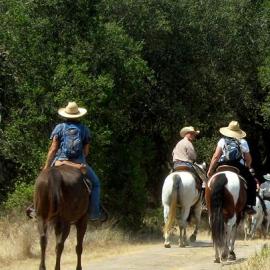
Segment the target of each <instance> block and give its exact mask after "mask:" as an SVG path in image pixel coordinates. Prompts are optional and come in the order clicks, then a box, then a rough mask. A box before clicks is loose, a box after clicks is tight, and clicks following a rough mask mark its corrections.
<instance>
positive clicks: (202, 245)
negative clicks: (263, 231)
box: [70, 240, 267, 270]
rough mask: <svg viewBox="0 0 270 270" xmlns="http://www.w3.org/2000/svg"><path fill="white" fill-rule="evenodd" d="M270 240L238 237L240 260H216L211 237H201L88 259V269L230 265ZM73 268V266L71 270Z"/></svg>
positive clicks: (180, 269)
mask: <svg viewBox="0 0 270 270" xmlns="http://www.w3.org/2000/svg"><path fill="white" fill-rule="evenodd" d="M265 243H267V241H262V240H258V241H256V240H255V241H239V240H238V241H237V242H236V247H235V253H236V256H237V260H236V261H235V262H228V263H226V264H223V265H222V264H214V263H213V259H214V249H213V247H212V244H211V242H210V240H203V241H198V242H196V243H194V244H192V246H189V247H186V248H179V247H178V246H176V245H172V248H170V249H165V248H164V247H163V246H162V244H154V245H150V246H147V247H143V248H142V249H141V250H137V251H134V252H132V253H128V254H119V255H117V256H113V257H107V258H103V259H99V260H93V261H91V262H85V261H84V263H83V264H84V269H85V270H93V269H95V270H152V269H153V270H204V269H205V270H206V269H207V270H208V269H211V270H216V269H221V268H222V269H224V268H226V269H229V267H231V266H232V264H241V263H243V262H244V261H246V260H247V259H248V258H249V257H250V256H252V255H254V254H255V253H256V252H258V251H260V250H261V248H262V246H263V245H264V244H265ZM71 269H72V268H70V270H71Z"/></svg>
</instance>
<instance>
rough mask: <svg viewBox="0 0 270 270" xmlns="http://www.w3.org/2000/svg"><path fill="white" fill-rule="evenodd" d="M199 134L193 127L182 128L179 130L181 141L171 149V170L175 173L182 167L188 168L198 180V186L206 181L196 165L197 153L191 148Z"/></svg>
mask: <svg viewBox="0 0 270 270" xmlns="http://www.w3.org/2000/svg"><path fill="white" fill-rule="evenodd" d="M198 134H200V131H199V130H195V128H194V127H192V126H188V127H183V128H182V129H181V130H180V137H182V139H181V140H180V141H179V142H178V143H177V144H176V146H175V147H174V149H173V152H172V156H173V169H174V170H175V171H177V170H179V169H180V168H183V167H189V168H190V171H191V172H192V173H193V174H194V175H195V176H196V177H195V178H196V179H199V181H200V186H202V183H204V182H205V181H206V176H205V175H204V172H203V171H202V169H201V168H200V167H199V166H197V165H196V163H195V161H196V159H197V153H196V151H195V149H194V146H193V143H192V142H193V141H195V139H196V137H197V135H198Z"/></svg>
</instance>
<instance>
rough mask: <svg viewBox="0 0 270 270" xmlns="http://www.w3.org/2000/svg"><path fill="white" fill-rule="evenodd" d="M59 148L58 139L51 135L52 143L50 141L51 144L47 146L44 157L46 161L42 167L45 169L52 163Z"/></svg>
mask: <svg viewBox="0 0 270 270" xmlns="http://www.w3.org/2000/svg"><path fill="white" fill-rule="evenodd" d="M58 148H59V141H58V139H57V138H56V137H53V139H52V143H51V146H50V148H49V151H48V154H47V159H46V162H45V166H44V168H43V169H47V168H49V167H50V166H51V164H52V161H53V159H54V157H55V154H56V152H57V150H58Z"/></svg>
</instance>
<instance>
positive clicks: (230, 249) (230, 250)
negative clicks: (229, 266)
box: [229, 224, 237, 261]
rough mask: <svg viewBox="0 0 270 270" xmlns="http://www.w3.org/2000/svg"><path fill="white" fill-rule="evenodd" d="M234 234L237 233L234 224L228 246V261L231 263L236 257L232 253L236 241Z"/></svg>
mask: <svg viewBox="0 0 270 270" xmlns="http://www.w3.org/2000/svg"><path fill="white" fill-rule="evenodd" d="M236 232H237V225H236V224H235V225H234V226H233V228H232V232H231V240H230V246H229V260H231V261H235V260H236V255H235V253H234V243H235V239H236Z"/></svg>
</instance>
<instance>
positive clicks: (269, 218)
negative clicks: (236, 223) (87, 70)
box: [244, 196, 270, 240]
mask: <svg viewBox="0 0 270 270" xmlns="http://www.w3.org/2000/svg"><path fill="white" fill-rule="evenodd" d="M264 203H265V206H266V212H267V215H265V213H264V211H263V207H262V203H261V200H260V199H259V197H258V196H257V197H256V205H255V206H254V209H255V210H256V214H255V215H252V216H247V217H246V219H245V224H244V231H245V240H247V239H248V238H251V239H253V238H254V237H255V234H256V230H260V231H261V232H262V233H263V236H264V238H266V236H267V234H268V230H269V224H270V201H267V200H264Z"/></svg>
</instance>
